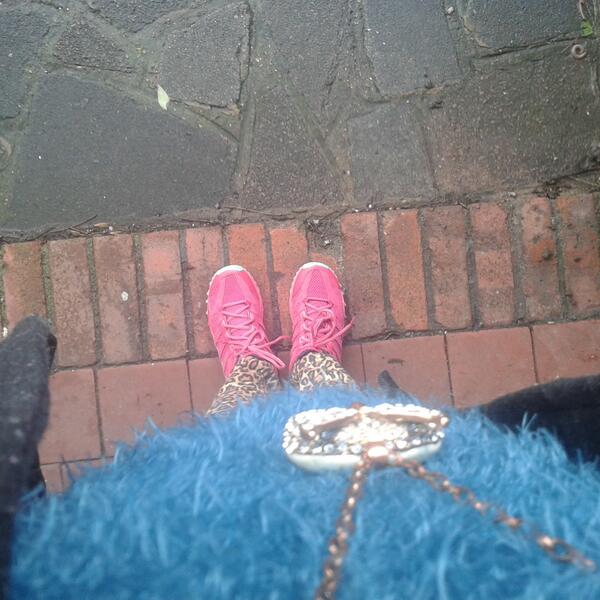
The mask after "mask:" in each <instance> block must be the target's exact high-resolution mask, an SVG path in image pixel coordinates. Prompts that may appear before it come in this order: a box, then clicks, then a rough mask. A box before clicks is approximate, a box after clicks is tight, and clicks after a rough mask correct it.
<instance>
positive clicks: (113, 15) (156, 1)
mask: <svg viewBox="0 0 600 600" xmlns="http://www.w3.org/2000/svg"><path fill="white" fill-rule="evenodd" d="M86 2H87V4H88V6H89V7H90V8H91V9H92V10H93V11H94V12H97V13H98V14H100V15H101V16H102V17H104V18H105V19H106V20H107V21H109V22H110V23H112V24H113V25H115V26H116V27H119V28H120V29H125V30H126V31H131V32H133V33H135V32H136V31H140V29H143V28H144V27H146V25H150V23H154V21H156V20H157V19H159V18H160V17H162V16H164V15H166V14H168V13H170V12H172V11H174V10H178V9H182V8H187V7H188V6H189V5H190V0H86Z"/></svg>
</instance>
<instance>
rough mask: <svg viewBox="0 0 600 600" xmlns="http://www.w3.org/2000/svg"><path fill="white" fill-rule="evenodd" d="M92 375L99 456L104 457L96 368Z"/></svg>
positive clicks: (104, 449)
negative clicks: (98, 437)
mask: <svg viewBox="0 0 600 600" xmlns="http://www.w3.org/2000/svg"><path fill="white" fill-rule="evenodd" d="M92 372H93V374H94V395H95V398H96V418H97V420H98V435H99V436H100V455H101V456H104V455H105V453H106V448H105V446H104V430H103V425H102V409H101V407H100V385H99V383H98V367H94V369H92Z"/></svg>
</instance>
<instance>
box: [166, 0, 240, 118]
mask: <svg viewBox="0 0 600 600" xmlns="http://www.w3.org/2000/svg"><path fill="white" fill-rule="evenodd" d="M249 21H250V14H249V12H248V8H247V6H246V5H245V4H238V5H232V6H225V7H224V8H221V9H220V10H216V11H213V12H211V13H209V14H208V15H206V16H204V17H202V18H201V19H200V20H199V21H197V22H194V23H188V22H186V23H185V24H183V25H182V26H181V27H178V28H176V29H175V30H173V31H172V32H171V33H170V34H169V35H168V37H167V39H166V42H165V46H164V49H163V52H162V56H161V61H160V66H159V77H158V81H159V83H160V85H161V86H162V87H163V88H164V89H165V90H166V91H167V93H168V94H169V96H170V97H172V98H177V99H179V100H189V101H195V102H200V103H203V104H211V105H214V106H227V105H230V104H234V103H236V102H237V101H238V99H239V95H240V87H241V76H242V75H244V76H245V74H246V72H247V70H248V54H249V52H248V35H249V34H248V25H249Z"/></svg>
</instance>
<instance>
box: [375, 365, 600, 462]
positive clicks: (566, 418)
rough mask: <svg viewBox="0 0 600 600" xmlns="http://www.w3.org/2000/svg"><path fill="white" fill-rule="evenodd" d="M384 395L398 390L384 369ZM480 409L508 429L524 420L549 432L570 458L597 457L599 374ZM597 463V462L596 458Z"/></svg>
mask: <svg viewBox="0 0 600 600" xmlns="http://www.w3.org/2000/svg"><path fill="white" fill-rule="evenodd" d="M378 383H379V386H380V387H381V388H382V389H383V390H385V392H386V395H387V396H388V397H393V396H394V395H395V394H397V393H399V392H400V391H401V390H400V388H399V387H398V384H397V383H396V382H395V381H394V379H393V377H392V376H391V375H390V373H389V372H388V371H382V372H381V373H380V374H379V377H378ZM480 410H481V411H482V412H483V414H485V415H486V416H487V417H488V418H489V419H491V420H492V421H494V422H495V423H498V424H500V425H506V426H507V427H509V428H510V429H512V430H515V429H517V428H519V427H520V426H521V425H523V424H524V423H525V422H527V423H529V426H530V427H531V428H533V429H539V428H544V429H547V430H549V431H550V432H552V433H553V434H554V435H555V436H556V437H557V439H558V440H559V441H560V443H561V444H562V445H563V447H564V448H565V450H566V451H567V453H568V455H569V456H570V457H571V458H572V459H575V458H578V457H581V458H583V459H584V460H588V461H594V460H597V459H599V458H600V375H594V376H590V377H578V378H574V379H557V380H556V381H553V382H551V383H545V384H542V385H536V386H533V387H529V388H526V389H523V390H520V391H518V392H514V393H512V394H507V395H505V396H501V397H500V398H497V399H496V400H494V401H493V402H490V403H489V404H486V405H484V406H482V407H481V408H480ZM598 466H600V461H598Z"/></svg>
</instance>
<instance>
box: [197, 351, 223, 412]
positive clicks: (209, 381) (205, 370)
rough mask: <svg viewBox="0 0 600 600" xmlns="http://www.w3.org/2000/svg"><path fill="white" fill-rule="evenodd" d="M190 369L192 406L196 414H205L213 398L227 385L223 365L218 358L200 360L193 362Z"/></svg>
mask: <svg viewBox="0 0 600 600" xmlns="http://www.w3.org/2000/svg"><path fill="white" fill-rule="evenodd" d="M188 367H189V370H190V387H191V390H192V405H193V407H194V410H195V411H196V412H199V413H204V412H206V411H207V410H208V409H209V408H210V405H211V404H212V401H213V398H214V397H215V396H216V394H217V392H218V391H219V388H220V387H221V386H222V385H223V383H225V377H224V376H223V370H222V369H221V363H220V362H219V359H218V358H200V359H198V360H191V361H190V362H189V364H188Z"/></svg>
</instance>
